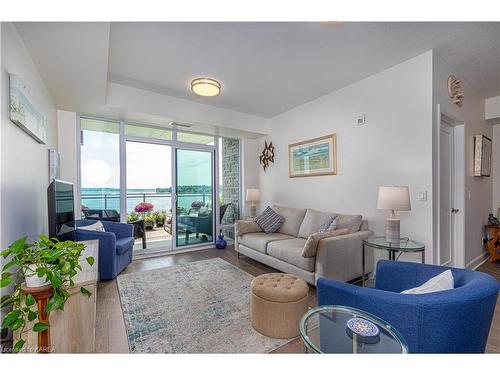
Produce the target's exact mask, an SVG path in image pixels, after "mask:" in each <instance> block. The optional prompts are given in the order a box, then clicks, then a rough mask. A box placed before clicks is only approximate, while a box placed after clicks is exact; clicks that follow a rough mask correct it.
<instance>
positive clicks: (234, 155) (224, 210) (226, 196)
mask: <svg viewBox="0 0 500 375" xmlns="http://www.w3.org/2000/svg"><path fill="white" fill-rule="evenodd" d="M219 183H220V186H219V193H220V197H219V200H220V220H221V225H224V224H233V223H234V222H235V221H236V220H238V219H239V218H240V141H239V140H238V139H231V138H220V139H219Z"/></svg>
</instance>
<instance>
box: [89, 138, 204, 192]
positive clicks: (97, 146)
mask: <svg viewBox="0 0 500 375" xmlns="http://www.w3.org/2000/svg"><path fill="white" fill-rule="evenodd" d="M83 140H84V144H83V146H82V149H81V163H82V178H81V180H82V187H84V188H102V187H106V188H119V186H120V157H119V136H118V134H112V133H103V132H95V131H88V130H84V137H83ZM178 152H179V154H178V163H179V168H178V179H179V184H180V185H210V184H211V157H210V153H209V152H198V151H191V150H179V151H178ZM126 157H127V188H128V189H156V188H167V187H171V186H172V177H171V176H172V163H171V147H170V146H166V145H158V144H151V143H140V142H127V152H126Z"/></svg>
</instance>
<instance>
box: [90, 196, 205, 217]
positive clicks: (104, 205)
mask: <svg viewBox="0 0 500 375" xmlns="http://www.w3.org/2000/svg"><path fill="white" fill-rule="evenodd" d="M211 197H212V194H211V193H179V194H177V201H178V205H179V206H184V207H191V203H192V202H194V201H202V202H203V203H205V204H206V203H209V202H211V200H212V199H211ZM81 198H82V205H83V206H86V207H89V208H90V209H99V210H101V209H103V210H117V211H120V194H119V193H83V194H82V196H81ZM140 202H149V203H152V204H153V205H154V206H155V211H168V210H170V209H171V204H172V203H171V202H172V193H153V192H151V193H128V194H127V212H132V211H133V210H134V207H135V205H137V204H138V203H140Z"/></svg>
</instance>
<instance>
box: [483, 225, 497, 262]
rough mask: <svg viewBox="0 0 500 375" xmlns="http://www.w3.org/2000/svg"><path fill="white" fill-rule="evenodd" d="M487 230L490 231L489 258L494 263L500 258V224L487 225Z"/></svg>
mask: <svg viewBox="0 0 500 375" xmlns="http://www.w3.org/2000/svg"><path fill="white" fill-rule="evenodd" d="M486 231H487V233H488V238H489V240H488V242H487V246H488V252H489V253H490V257H489V258H488V262H489V263H493V262H494V261H496V260H499V259H500V226H494V225H487V226H486Z"/></svg>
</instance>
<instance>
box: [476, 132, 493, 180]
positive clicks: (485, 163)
mask: <svg viewBox="0 0 500 375" xmlns="http://www.w3.org/2000/svg"><path fill="white" fill-rule="evenodd" d="M491 152H492V144H491V139H490V138H488V137H486V136H484V135H482V134H479V135H475V136H474V176H477V177H490V176H491Z"/></svg>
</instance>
